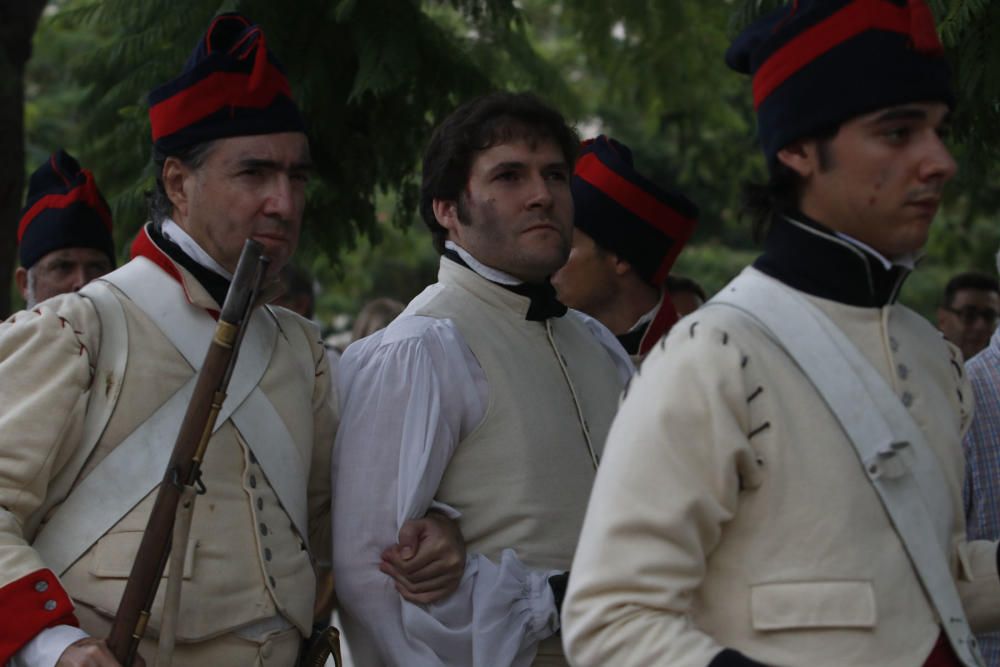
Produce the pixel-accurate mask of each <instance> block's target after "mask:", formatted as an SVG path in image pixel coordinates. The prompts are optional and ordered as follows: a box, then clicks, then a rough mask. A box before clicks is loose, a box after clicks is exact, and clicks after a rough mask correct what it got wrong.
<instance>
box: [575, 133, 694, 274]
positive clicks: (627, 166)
mask: <svg viewBox="0 0 1000 667" xmlns="http://www.w3.org/2000/svg"><path fill="white" fill-rule="evenodd" d="M570 186H571V189H572V192H573V211H574V212H573V224H574V225H575V226H576V227H577V228H579V229H580V230H582V231H583V232H585V233H586V234H587V235H588V236H590V237H592V238H593V239H594V241H596V242H597V244H598V245H599V246H601V247H602V248H605V249H606V250H610V251H611V252H613V253H615V254H616V255H618V256H619V257H621V258H622V259H625V260H626V261H628V262H629V263H630V264H631V265H632V267H633V268H634V269H635V270H636V272H637V273H638V274H639V275H640V276H641V277H642V279H643V280H645V281H646V282H647V283H649V284H651V285H654V286H656V287H662V286H663V282H664V281H665V280H666V278H667V274H668V273H669V272H670V267H671V266H673V263H674V261H675V260H676V259H677V255H678V254H679V253H680V251H681V248H683V247H684V244H685V243H687V241H688V239H690V238H691V234H693V233H694V228H695V226H696V225H697V222H698V207H697V206H695V205H694V203H693V202H691V201H690V200H689V199H687V198H686V197H684V196H683V195H681V194H679V193H677V192H671V191H669V190H667V189H665V188H661V187H659V186H658V185H656V184H655V183H653V182H652V181H650V180H649V179H648V178H646V177H645V176H643V175H642V174H640V173H639V172H637V171H636V170H635V167H634V166H633V164H632V151H631V150H629V148H628V147H627V146H625V145H624V144H622V143H620V142H618V141H615V140H614V139H609V138H608V137H606V136H604V135H603V134H602V135H600V136H599V137H597V138H595V139H589V140H587V141H584V142H583V145H582V147H581V151H580V157H579V159H577V161H576V167H575V168H574V170H573V179H572V181H571V184H570Z"/></svg>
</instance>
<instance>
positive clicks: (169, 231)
mask: <svg viewBox="0 0 1000 667" xmlns="http://www.w3.org/2000/svg"><path fill="white" fill-rule="evenodd" d="M160 233H162V234H163V236H164V237H165V238H167V239H169V240H171V241H173V242H174V243H176V244H177V245H178V246H180V249H181V250H183V251H184V254H185V255H187V256H188V257H190V258H191V259H193V260H194V261H196V262H198V263H199V264H201V265H202V266H204V267H205V268H206V269H208V270H209V271H213V272H215V273H218V274H219V275H220V276H222V277H223V278H225V279H226V280H232V279H233V274H232V273H230V272H229V271H227V270H226V269H225V268H223V266H222V265H221V264H219V263H218V262H217V261H215V260H214V259H212V256H211V255H209V254H208V253H207V252H205V250H204V248H202V247H201V246H200V245H198V242H197V241H195V240H194V239H193V238H191V235H190V234H188V233H187V232H185V231H184V230H183V229H181V226H180V225H178V224H177V223H176V222H174V221H173V220H171V219H170V218H164V219H163V225H162V226H161V227H160Z"/></svg>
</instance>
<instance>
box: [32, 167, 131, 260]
mask: <svg viewBox="0 0 1000 667" xmlns="http://www.w3.org/2000/svg"><path fill="white" fill-rule="evenodd" d="M111 229H112V228H111V209H110V208H108V203H107V202H106V201H104V197H102V196H101V193H100V192H99V191H98V189H97V185H96V184H95V183H94V176H93V174H91V173H90V170H88V169H81V168H80V164H79V163H78V162H77V161H76V159H75V158H73V156H72V155H70V154H69V153H67V152H66V151H64V150H59V151H57V152H55V153H53V154H52V155H51V156H50V157H49V159H48V160H46V161H45V162H44V163H43V164H42V165H41V166H40V167H39V168H38V169H36V170H35V172H34V173H33V174H32V175H31V178H30V179H29V181H28V199H27V202H26V203H25V205H24V208H23V209H22V210H21V220H20V223H19V224H18V226H17V243H18V246H19V247H18V259H19V261H20V262H21V266H23V267H24V268H26V269H30V268H31V267H32V266H34V264H35V262H37V261H38V260H40V259H41V258H42V257H44V256H45V255H47V254H49V253H50V252H52V251H54V250H62V249H63V248H95V249H97V250H100V251H101V252H103V253H104V254H106V255H107V256H108V259H109V260H110V261H111V264H112V266H113V265H114V263H115V245H114V240H113V239H112V236H111Z"/></svg>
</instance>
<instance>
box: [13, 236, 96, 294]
mask: <svg viewBox="0 0 1000 667" xmlns="http://www.w3.org/2000/svg"><path fill="white" fill-rule="evenodd" d="M111 269H112V266H111V260H110V259H108V256H107V255H105V254H104V253H103V252H101V251H100V250H97V249H96V248H62V249H60V250H53V251H52V252H50V253H48V254H47V255H45V256H44V257H42V258H41V259H40V260H38V261H37V262H35V264H34V265H33V266H32V267H31V268H30V269H24V268H19V269H18V270H17V274H16V276H15V279H16V280H17V286H18V288H19V289H20V291H21V296H22V297H24V301H25V303H27V305H28V307H29V308H31V307H34V305H35V304H36V303H39V302H41V301H45V300H46V299H48V298H50V297H53V296H57V295H59V294H66V293H67V292H75V291H77V290H78V289H80V288H81V287H83V286H84V285H86V284H87V283H89V282H90V281H91V280H93V279H94V278H99V277H101V276H103V275H104V274H105V273H108V272H109V271H111Z"/></svg>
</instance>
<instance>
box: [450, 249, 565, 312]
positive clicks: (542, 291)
mask: <svg viewBox="0 0 1000 667" xmlns="http://www.w3.org/2000/svg"><path fill="white" fill-rule="evenodd" d="M444 256H445V257H447V258H448V259H450V260H451V261H453V262H455V263H456V264H459V265H461V266H464V267H465V268H467V269H469V270H470V271H474V269H473V268H472V267H470V266H469V265H468V264H466V263H465V261H464V260H463V259H462V257H461V256H460V255H459V254H458V253H457V252H455V251H454V250H452V249H451V248H446V249H445V251H444ZM476 275H480V274H478V273H477V274H476ZM482 277H483V278H485V279H486V280H489V278H486V277H485V276H482ZM490 282H491V283H493V284H494V285H499V286H500V287H502V288H504V289H505V290H508V291H511V292H513V293H514V294H520V295H521V296H526V297H528V299H530V300H531V305H529V306H528V313H527V314H526V315H525V316H524V319H526V320H531V321H533V322H541V321H543V320H547V319H548V318H550V317H562V316H563V315H565V314H566V310H567V309H566V306H564V305H563V304H562V303H561V302H560V301H559V299H558V298H556V288H555V287H553V286H552V283H551V282H549V281H548V280H546V281H545V282H543V283H521V284H519V285H504V284H503V283H498V282H494V281H492V280H490Z"/></svg>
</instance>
